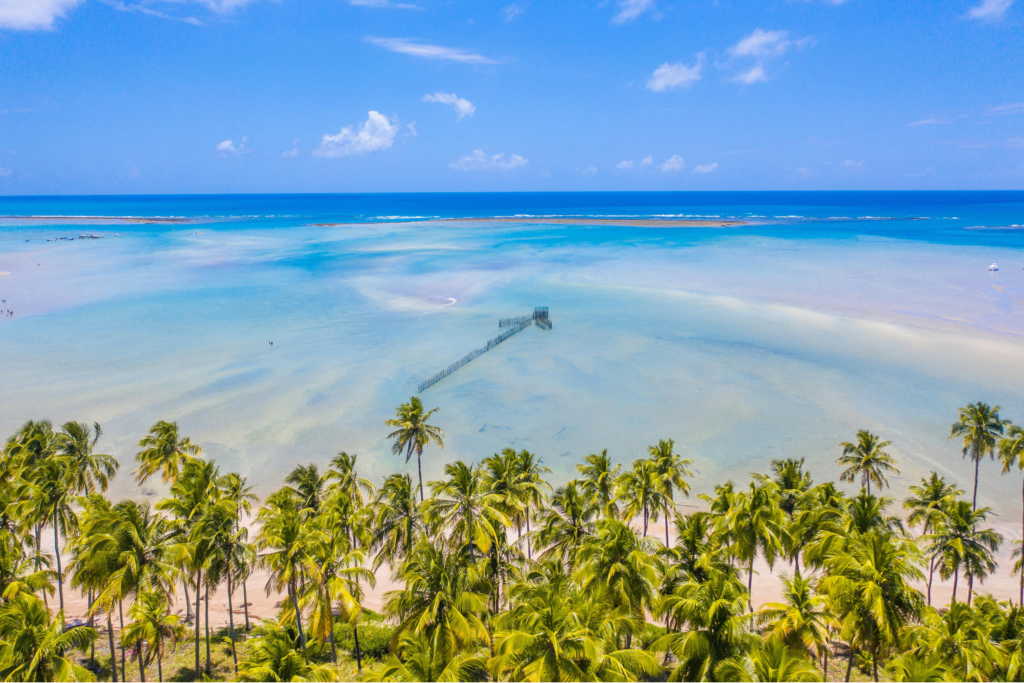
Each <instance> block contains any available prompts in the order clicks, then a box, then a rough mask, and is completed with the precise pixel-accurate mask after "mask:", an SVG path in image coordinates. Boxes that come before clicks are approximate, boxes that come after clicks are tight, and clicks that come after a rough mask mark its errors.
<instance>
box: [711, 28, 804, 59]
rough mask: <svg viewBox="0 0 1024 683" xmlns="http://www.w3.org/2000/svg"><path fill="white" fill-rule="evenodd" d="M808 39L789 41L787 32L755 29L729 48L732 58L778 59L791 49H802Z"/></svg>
mask: <svg viewBox="0 0 1024 683" xmlns="http://www.w3.org/2000/svg"><path fill="white" fill-rule="evenodd" d="M810 40H811V39H810V38H802V39H801V40H790V39H789V31H764V30H762V29H759V28H756V29H754V32H753V33H751V34H750V35H749V36H747V37H746V38H744V39H743V40H741V41H740V42H738V43H736V44H735V45H733V46H732V47H730V48H729V53H730V54H731V55H732V56H734V57H762V58H763V57H778V56H780V55H784V54H786V53H787V52H789V51H790V50H791V49H793V48H802V47H804V46H806V45H807V44H808V43H810Z"/></svg>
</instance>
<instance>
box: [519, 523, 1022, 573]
mask: <svg viewBox="0 0 1024 683" xmlns="http://www.w3.org/2000/svg"><path fill="white" fill-rule="evenodd" d="M526 559H528V560H532V559H533V553H531V552H530V507H529V506H527V507H526ZM1021 576H1024V574H1021Z"/></svg>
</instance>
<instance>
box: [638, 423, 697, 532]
mask: <svg viewBox="0 0 1024 683" xmlns="http://www.w3.org/2000/svg"><path fill="white" fill-rule="evenodd" d="M674 448H675V442H674V441H673V440H672V439H669V440H668V441H665V440H664V439H662V440H661V441H659V442H658V445H657V446H648V447H647V453H648V454H649V459H650V460H651V462H653V463H654V476H655V481H657V487H658V493H660V494H661V500H662V505H663V506H664V509H665V545H666V546H668V544H669V542H668V523H669V507H670V506H671V507H672V508H673V509H675V502H676V501H675V492H676V491H679V492H680V493H681V494H683V495H684V496H689V495H690V484H689V483H688V482H687V481H686V477H692V476H693V472H691V471H690V470H689V466H690V465H692V464H693V461H692V460H688V459H686V458H684V457H682V456H681V455H679V454H678V453H676V452H675V451H674V450H673V449H674Z"/></svg>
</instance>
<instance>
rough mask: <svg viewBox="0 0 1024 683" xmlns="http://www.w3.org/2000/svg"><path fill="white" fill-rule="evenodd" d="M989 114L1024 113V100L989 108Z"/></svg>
mask: <svg viewBox="0 0 1024 683" xmlns="http://www.w3.org/2000/svg"><path fill="white" fill-rule="evenodd" d="M988 113H989V114H1024V102H1015V103H1013V104H1001V105H999V106H998V107H992V108H991V109H989V110H988Z"/></svg>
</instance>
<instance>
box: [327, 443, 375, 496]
mask: <svg viewBox="0 0 1024 683" xmlns="http://www.w3.org/2000/svg"><path fill="white" fill-rule="evenodd" d="M358 459H359V456H358V455H355V454H353V455H349V454H348V453H346V452H345V451H341V452H340V453H338V455H336V456H335V457H334V459H333V460H331V467H330V469H329V470H328V471H327V479H328V480H330V481H331V482H333V483H332V484H331V489H332V491H334V492H340V493H342V494H343V495H344V496H345V497H346V498H347V499H348V500H350V501H352V503H353V504H354V505H357V506H361V505H363V504H364V503H365V502H366V501H365V500H364V498H363V496H366V497H367V498H369V497H370V496H372V495H373V493H374V490H375V488H374V486H373V482H371V481H370V480H369V479H364V478H363V477H360V476H359V473H358V472H357V471H356V461H357V460H358Z"/></svg>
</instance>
